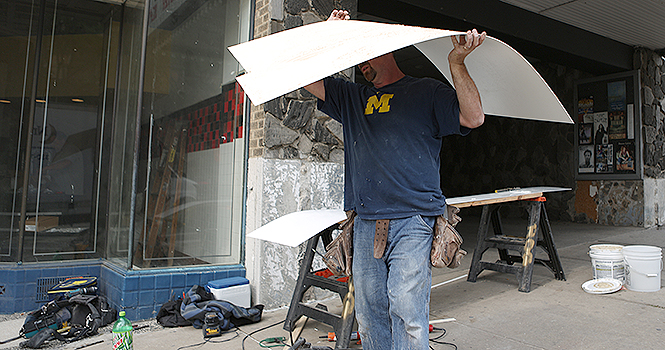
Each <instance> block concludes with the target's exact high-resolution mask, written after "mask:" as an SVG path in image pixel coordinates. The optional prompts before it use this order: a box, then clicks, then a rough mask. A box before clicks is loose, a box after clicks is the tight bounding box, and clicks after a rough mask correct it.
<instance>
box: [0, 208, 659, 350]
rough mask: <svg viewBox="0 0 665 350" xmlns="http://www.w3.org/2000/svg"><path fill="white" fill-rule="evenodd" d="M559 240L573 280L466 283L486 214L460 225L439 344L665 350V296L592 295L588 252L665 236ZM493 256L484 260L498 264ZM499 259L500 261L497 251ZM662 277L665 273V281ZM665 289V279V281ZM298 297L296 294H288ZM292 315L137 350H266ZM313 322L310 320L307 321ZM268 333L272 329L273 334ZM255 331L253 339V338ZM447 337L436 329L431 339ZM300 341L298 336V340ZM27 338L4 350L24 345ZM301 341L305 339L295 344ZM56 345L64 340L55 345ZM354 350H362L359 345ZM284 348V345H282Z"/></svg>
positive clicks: (171, 338) (577, 227) (627, 231)
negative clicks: (526, 288)
mask: <svg viewBox="0 0 665 350" xmlns="http://www.w3.org/2000/svg"><path fill="white" fill-rule="evenodd" d="M503 224H504V229H505V230H504V231H505V232H516V233H523V232H525V230H526V223H525V221H524V222H522V221H519V220H511V221H507V220H504V222H503ZM551 224H552V231H553V233H554V239H555V244H556V246H557V249H558V252H559V256H560V258H561V260H562V264H563V268H564V272H565V274H566V278H567V280H566V281H558V280H555V279H554V276H553V274H552V273H551V272H550V271H549V270H547V269H546V268H544V267H542V266H539V265H537V266H536V267H535V268H534V273H533V280H532V288H531V292H529V293H522V292H519V291H518V290H517V288H518V282H517V279H516V278H515V276H513V275H510V274H504V273H498V272H493V271H484V272H482V273H481V274H480V276H479V277H478V281H477V282H475V283H470V282H467V281H466V274H467V273H468V266H469V264H470V262H471V256H472V254H473V252H472V249H473V247H474V245H475V240H476V232H477V228H478V218H465V219H464V221H463V222H462V223H460V225H459V226H458V229H459V231H460V232H461V233H462V234H463V236H464V239H465V242H464V245H463V248H464V249H466V250H467V251H469V255H467V257H465V258H464V260H463V265H462V266H461V267H460V268H458V269H454V270H451V269H434V270H433V281H432V285H433V286H435V287H433V289H432V297H431V312H430V320H441V319H450V318H454V319H455V320H454V321H451V322H446V323H438V324H435V326H436V327H438V328H442V329H445V332H446V334H445V336H443V337H441V338H439V339H438V340H437V342H448V343H451V344H454V345H455V346H456V347H457V348H458V349H618V348H638V349H662V348H663V347H665V292H664V291H663V289H661V290H660V291H658V292H651V293H641V292H633V291H629V290H620V291H618V292H616V293H612V294H604V295H596V294H588V293H586V292H584V291H583V290H582V288H581V285H582V283H584V282H585V281H588V280H590V279H591V278H592V273H593V269H592V267H591V262H590V258H589V256H588V254H587V253H588V251H589V246H590V245H592V244H595V243H614V244H622V245H633V244H643V245H652V246H659V247H665V231H661V230H658V229H656V228H653V229H641V228H634V227H628V228H626V227H607V226H598V225H585V224H574V223H569V222H552V223H551ZM491 254H493V252H491V250H490V251H488V252H487V253H485V256H484V257H483V260H486V261H491V259H492V255H491ZM497 256H498V255H497ZM661 281H662V276H661ZM661 285H662V282H661ZM284 293H292V291H284ZM322 303H323V304H325V305H326V306H327V307H328V308H329V310H331V311H332V312H336V311H339V310H340V309H341V302H340V301H339V300H338V298H334V299H330V300H327V301H324V302H322ZM286 313H287V309H280V310H275V311H268V312H265V313H264V317H263V319H262V321H261V322H259V323H256V324H252V325H247V326H243V327H240V330H239V331H232V332H229V333H226V334H224V335H222V336H221V337H217V338H212V339H211V340H210V341H208V342H204V340H203V336H202V332H201V330H199V329H194V328H193V327H183V328H162V327H161V326H159V325H158V324H156V322H155V321H154V320H148V321H141V322H137V324H138V325H144V326H146V328H143V329H141V330H138V331H137V332H136V333H135V335H134V348H135V349H183V350H184V349H243V347H244V349H247V350H251V349H266V348H264V347H261V346H260V345H259V344H258V341H260V340H263V339H266V338H270V337H285V338H286V341H287V342H290V339H289V338H290V335H289V333H288V332H286V331H284V330H283V329H282V325H283V321H284V319H285V317H286ZM301 321H303V319H301ZM22 322H23V318H21V319H15V320H8V321H5V322H2V323H0V324H1V325H2V327H0V339H2V340H4V339H7V338H10V337H12V336H16V335H17V332H18V329H19V328H20V325H21V324H22ZM264 328H265V329H264ZM331 331H332V328H331V327H330V326H328V325H325V324H322V323H320V322H317V321H315V320H311V319H310V320H307V322H306V324H305V327H304V329H303V331H302V334H301V336H302V337H304V338H305V339H307V341H308V342H310V343H312V345H319V346H322V345H326V346H330V347H334V345H335V343H334V342H328V341H327V340H326V339H321V338H320V337H321V336H325V335H327V332H331ZM247 334H252V335H251V336H247ZM441 334H442V331H439V330H435V331H434V332H432V333H431V338H435V337H437V336H439V335H441ZM295 336H296V335H294V337H295ZM23 340H24V339H22V340H17V341H14V342H11V343H9V344H4V345H0V349H18V347H17V346H18V344H19V343H20V342H21V341H23ZM294 340H295V339H294ZM99 341H102V342H100V343H97V344H94V345H90V346H87V347H85V349H90V350H101V349H111V348H112V344H111V335H110V327H106V328H105V329H103V330H102V332H101V333H100V335H97V336H94V337H89V338H86V339H84V340H82V341H78V342H76V343H72V344H68V345H66V346H63V345H57V346H56V344H52V345H51V347H52V348H53V347H57V348H67V349H75V348H77V347H80V346H85V345H88V344H93V343H95V342H99ZM52 343H56V342H52ZM430 345H431V347H432V348H433V349H454V347H453V346H451V345H446V344H440V343H435V342H430ZM351 347H352V348H357V349H361V348H362V346H361V345H358V344H355V342H352V346H351ZM274 349H281V348H274Z"/></svg>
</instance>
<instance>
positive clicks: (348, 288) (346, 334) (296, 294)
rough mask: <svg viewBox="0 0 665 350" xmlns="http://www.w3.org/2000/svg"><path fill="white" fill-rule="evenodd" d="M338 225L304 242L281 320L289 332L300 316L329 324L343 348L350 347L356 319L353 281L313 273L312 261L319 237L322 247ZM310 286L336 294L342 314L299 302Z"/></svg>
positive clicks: (338, 345)
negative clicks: (283, 317)
mask: <svg viewBox="0 0 665 350" xmlns="http://www.w3.org/2000/svg"><path fill="white" fill-rule="evenodd" d="M338 226H339V225H338V224H335V225H332V226H330V227H328V228H327V229H325V230H323V231H321V232H320V233H318V234H316V236H314V237H312V238H310V239H309V240H308V241H307V251H306V252H305V257H304V259H303V261H302V265H300V272H299V274H298V281H297V284H296V287H295V290H294V291H293V297H292V298H291V305H290V306H289V312H288V314H287V315H286V320H285V321H284V329H285V330H287V331H289V332H291V331H293V329H294V325H295V323H296V322H297V321H298V319H300V317H301V316H308V317H310V318H313V319H315V320H317V321H319V322H323V323H325V324H328V325H330V326H332V327H333V329H334V330H335V334H336V336H337V342H336V343H335V348H336V349H343V348H348V347H349V342H350V341H351V332H352V330H353V325H354V322H355V320H356V313H355V299H354V294H353V280H352V278H349V280H348V283H344V282H339V281H336V280H333V279H329V278H323V277H321V276H317V275H315V274H314V273H313V272H312V262H313V261H314V255H315V251H316V246H317V245H318V242H319V239H321V240H322V241H323V242H324V246H327V243H329V242H330V241H331V240H332V239H331V237H332V231H333V230H335V229H336V228H337V227H338ZM312 286H314V287H318V288H321V289H327V290H330V291H333V292H336V293H337V294H339V296H340V298H341V299H342V305H343V308H342V314H341V315H335V314H332V313H330V312H328V311H325V310H321V309H319V308H314V307H311V306H308V305H305V304H304V303H303V302H302V298H303V296H304V295H305V292H307V290H308V289H309V287H312Z"/></svg>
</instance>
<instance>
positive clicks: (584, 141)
mask: <svg viewBox="0 0 665 350" xmlns="http://www.w3.org/2000/svg"><path fill="white" fill-rule="evenodd" d="M579 130H580V138H579V141H580V145H589V144H592V143H593V123H582V124H580V127H579Z"/></svg>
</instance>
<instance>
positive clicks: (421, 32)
mask: <svg viewBox="0 0 665 350" xmlns="http://www.w3.org/2000/svg"><path fill="white" fill-rule="evenodd" d="M459 34H463V33H461V32H454V31H449V30H442V29H434V28H422V27H412V26H405V25H399V24H386V23H376V22H369V21H354V20H349V21H324V22H317V23H312V24H309V25H306V26H301V27H297V28H293V29H289V30H286V31H282V32H279V33H275V34H272V35H269V36H266V37H263V38H259V39H256V40H252V41H248V42H246V43H242V44H238V45H235V46H231V47H229V50H230V51H231V53H232V54H233V56H234V57H235V58H236V59H237V60H238V62H240V64H241V65H242V67H243V68H244V69H245V70H246V72H247V73H246V74H244V75H242V76H239V77H238V78H237V80H238V83H240V85H241V86H242V88H243V89H244V90H245V92H246V93H247V96H248V97H249V99H250V100H251V101H252V103H253V104H255V105H259V104H261V103H265V102H267V101H269V100H272V99H274V98H277V97H279V96H282V95H284V94H287V93H289V92H291V91H294V90H297V89H299V88H301V87H303V86H306V85H308V84H311V83H313V82H315V81H318V80H320V79H323V78H325V77H327V76H330V75H332V74H334V73H337V72H339V71H342V70H345V69H347V68H350V67H353V66H355V65H357V64H359V63H361V62H364V61H367V60H369V59H372V58H375V57H378V56H381V55H383V54H386V53H389V52H392V51H395V50H398V49H401V48H404V47H407V46H409V45H415V46H416V47H417V48H418V49H419V50H420V51H421V52H423V54H424V55H425V56H426V57H427V58H428V59H429V60H430V61H432V63H433V64H434V65H436V67H437V68H438V69H439V70H440V71H441V72H442V73H443V74H444V76H446V78H447V79H448V80H449V81H452V78H451V76H450V69H449V66H448V53H449V52H450V50H452V47H453V46H452V43H451V39H450V36H452V35H459ZM466 65H467V69H468V70H469V73H470V74H471V77H472V78H473V79H474V81H475V83H476V85H477V86H478V90H479V92H480V96H481V99H482V103H483V108H484V110H485V113H486V114H489V115H497V116H505V117H514V118H521V119H530V120H540V121H552V122H561V123H573V121H572V119H571V118H570V116H569V115H568V112H567V111H566V110H565V108H564V107H563V105H562V104H561V102H560V101H559V99H558V98H557V97H556V95H554V93H553V92H552V90H551V89H550V87H549V86H548V85H547V83H546V82H545V81H544V80H543V79H542V77H541V76H540V74H538V72H537V71H536V70H535V69H534V68H533V67H532V66H531V64H529V62H528V61H527V60H526V59H525V58H524V57H522V56H521V55H520V54H519V53H518V52H517V51H515V50H514V49H513V48H511V47H510V46H508V45H506V44H505V43H503V42H501V41H499V40H497V39H495V38H492V37H490V36H488V37H487V39H486V40H485V42H484V43H483V44H482V45H481V46H480V47H478V48H477V49H476V50H475V51H474V52H473V53H471V54H470V55H469V56H468V57H467V58H466Z"/></svg>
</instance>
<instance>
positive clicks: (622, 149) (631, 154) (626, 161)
mask: <svg viewBox="0 0 665 350" xmlns="http://www.w3.org/2000/svg"><path fill="white" fill-rule="evenodd" d="M616 146H617V150H616V156H615V162H614V164H615V169H616V172H617V173H622V174H634V173H635V141H625V142H618V143H617V145H616Z"/></svg>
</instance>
